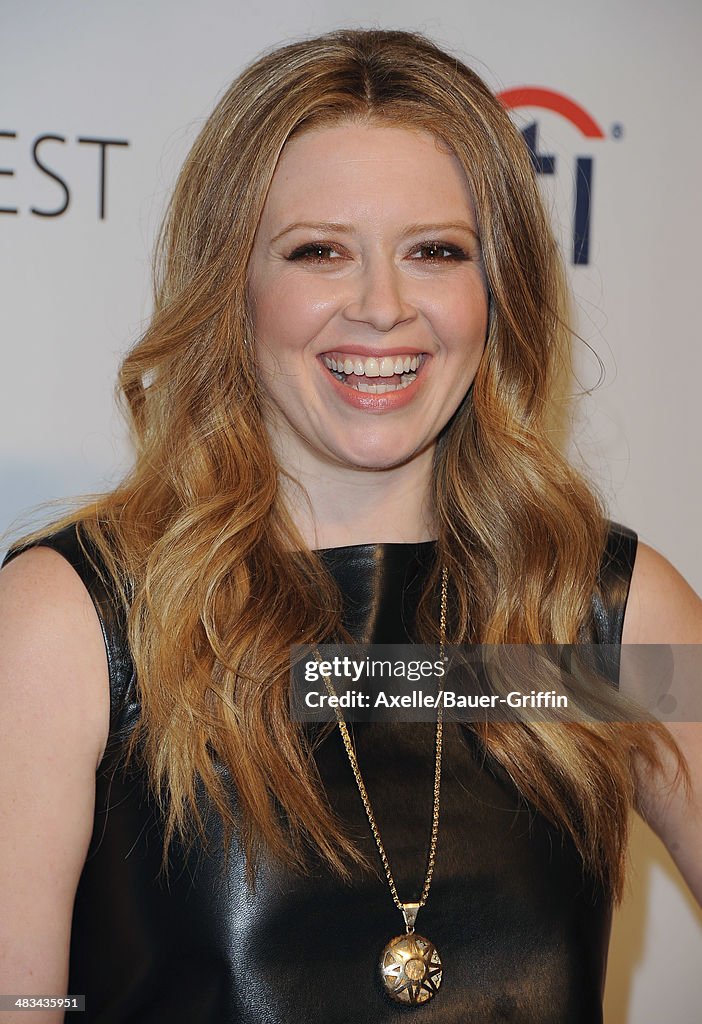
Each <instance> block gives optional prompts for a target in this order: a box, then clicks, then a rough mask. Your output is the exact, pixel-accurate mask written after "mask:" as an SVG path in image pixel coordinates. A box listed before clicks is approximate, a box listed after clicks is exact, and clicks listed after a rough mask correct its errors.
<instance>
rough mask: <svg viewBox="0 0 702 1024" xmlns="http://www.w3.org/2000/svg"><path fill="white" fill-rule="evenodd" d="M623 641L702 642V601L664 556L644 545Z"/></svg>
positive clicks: (636, 566) (637, 563) (637, 561)
mask: <svg viewBox="0 0 702 1024" xmlns="http://www.w3.org/2000/svg"><path fill="white" fill-rule="evenodd" d="M622 641H623V642H624V643H629V644H695V643H702V600H700V598H699V597H698V596H697V594H696V593H695V591H694V590H693V589H692V587H691V586H690V585H689V583H687V581H686V580H685V579H684V578H683V577H682V576H681V575H680V573H679V572H678V571H677V569H675V568H674V567H673V566H672V565H671V564H670V562H669V561H668V560H667V559H666V558H664V557H663V555H661V554H659V553H658V551H656V550H655V549H654V548H651V547H649V546H648V544H643V543H641V542H639V545H638V548H637V551H636V559H635V561H634V571H633V574H632V577H631V589H630V591H629V600H628V602H627V606H626V613H625V616H624V629H623V634H622Z"/></svg>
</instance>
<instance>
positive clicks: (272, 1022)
mask: <svg viewBox="0 0 702 1024" xmlns="http://www.w3.org/2000/svg"><path fill="white" fill-rule="evenodd" d="M45 543H48V544H49V545H50V546H52V547H54V548H55V549H56V550H57V551H59V552H61V554H63V555H64V556H65V557H66V558H67V559H68V560H69V561H70V562H71V564H72V565H73V566H74V567H75V569H76V570H77V571H78V573H79V575H80V576H81V578H82V579H83V581H84V583H85V585H86V586H87V588H88V590H89V591H90V593H91V596H92V598H93V600H94V602H95V604H96V607H97V609H98V613H99V615H100V619H101V622H102V625H103V629H104V633H105V640H106V646H107V651H108V657H109V668H110V686H111V727H110V739H109V742H108V747H107V751H106V754H105V757H104V759H103V762H102V764H101V766H100V769H99V771H98V775H97V794H96V807H95V825H94V832H93V837H92V840H91V844H90V849H89V853H88V857H87V860H86V863H85V866H84V869H83V872H82V875H81V878H80V882H79V885H78V890H77V894H76V900H75V907H74V913H73V925H72V938H71V951H70V977H69V993H70V994H71V995H76V994H78V995H80V994H85V995H86V1005H87V1012H86V1013H85V1015H84V1016H83V1017H82V1020H83V1021H84V1022H85V1024H98V1022H99V1024H254V1022H255V1024H263V1022H265V1024H298V1022H303V1024H384V1022H390V1021H393V1022H396V1021H399V1020H401V1019H404V1018H405V1017H407V1018H408V1019H411V1020H414V1021H416V1022H417V1024H424V1022H436V1024H459V1022H471V1024H473V1022H475V1024H478V1022H479V1024H488V1022H490V1024H492V1022H498V1021H499V1022H514V1024H517V1022H519V1024H566V1022H567V1024H597V1022H599V1021H601V1020H602V989H603V984H604V975H605V962H606V953H607V945H608V939H609V929H610V914H611V908H610V903H609V901H608V899H607V898H606V897H605V896H604V895H603V894H602V893H601V892H600V891H599V890H598V888H597V886H596V884H595V883H594V882H593V881H592V880H591V879H590V878H588V876H587V875H586V874H585V873H584V871H583V865H582V861H581V860H580V858H579V856H578V854H577V852H576V851H575V849H574V848H573V846H572V844H571V842H570V841H569V840H568V839H567V838H565V837H564V836H563V835H561V833H560V832H559V831H557V830H556V829H555V828H553V827H552V826H551V825H549V824H548V823H547V822H546V821H545V819H544V818H543V817H542V816H541V815H540V814H538V813H537V812H536V811H535V809H534V808H533V807H531V806H530V805H528V804H527V803H525V801H524V800H523V799H522V798H521V797H520V796H519V795H518V793H517V792H515V790H514V787H513V786H512V785H511V783H510V782H509V780H508V779H507V778H506V776H504V775H503V774H502V773H501V772H500V771H499V770H498V769H496V768H494V767H491V765H490V764H489V763H486V762H485V760H484V758H483V756H482V754H481V751H480V750H479V749H477V746H476V744H475V741H474V740H472V739H471V736H472V734H471V733H470V732H469V731H468V730H466V729H465V728H463V727H461V726H459V725H457V724H455V723H446V726H445V733H444V755H443V778H442V790H441V826H440V834H439V844H438V852H437V861H436V870H435V873H434V880H433V884H432V888H431V893H430V896H429V900H428V903H427V905H426V906H425V907H424V908H423V909H422V911H421V913H420V917H419V919H418V923H417V930H418V931H419V932H421V933H423V934H426V935H427V936H428V937H429V938H430V939H431V940H432V941H433V942H434V943H435V945H436V947H437V949H438V950H439V952H440V954H441V957H442V960H443V964H444V977H443V983H442V986H441V988H440V990H439V992H438V994H437V995H436V996H435V998H434V999H432V1000H431V1001H429V1002H428V1003H426V1004H424V1005H422V1006H418V1007H403V1006H400V1005H398V1004H396V1003H393V1002H392V1001H391V1000H390V999H389V998H388V997H387V996H386V995H385V994H384V993H383V991H382V989H381V985H380V982H379V979H378V976H377V963H378V958H379V954H380V951H381V949H382V948H383V947H384V945H385V944H386V942H387V941H388V940H389V939H390V938H392V937H393V936H394V935H398V934H400V933H401V932H402V931H403V930H404V927H403V922H402V918H401V915H400V912H399V911H398V910H397V908H396V907H395V906H394V904H393V902H392V899H391V896H390V892H389V889H388V885H387V881H386V879H385V877H384V875H383V874H382V871H381V870H380V871H379V872H378V874H377V875H373V874H371V873H361V872H360V871H357V872H355V874H354V876H353V880H352V882H351V883H350V884H346V885H345V884H342V883H340V882H339V881H338V880H337V879H336V878H335V877H333V876H332V875H331V874H330V873H329V871H328V870H327V869H326V867H325V866H324V865H323V864H322V863H320V862H318V861H314V860H313V861H312V862H311V868H310V872H309V874H308V875H307V876H306V877H304V878H300V877H298V876H296V875H293V874H292V873H291V872H288V871H287V870H286V869H285V868H284V867H281V866H279V865H276V864H268V863H264V865H263V866H262V868H261V869H260V871H259V873H258V877H257V880H256V889H255V892H252V891H251V890H250V888H249V887H248V885H247V883H246V879H245V874H244V866H243V863H242V858H241V856H240V855H239V853H238V851H237V850H234V852H233V855H232V856H231V858H230V862H229V867H228V870H227V872H226V873H224V872H223V867H222V864H223V860H222V857H221V843H220V835H219V832H218V830H217V823H216V821H215V820H214V818H213V817H211V819H210V821H211V830H210V832H211V836H212V838H213V842H212V845H211V851H210V853H209V854H208V855H207V856H203V855H202V851H199V852H198V851H197V850H194V851H191V852H190V853H189V854H188V853H186V852H185V851H184V850H183V849H182V847H181V846H180V845H179V844H178V843H177V842H176V843H175V844H174V845H173V846H172V849H171V870H170V877H169V880H168V882H167V883H166V882H165V881H164V880H163V878H159V867H160V858H161V852H162V830H161V825H160V822H159V819H158V815H157V814H156V811H155V807H154V804H153V802H152V800H151V799H150V797H149V794H148V791H147V788H146V786H145V782H144V779H143V778H142V777H141V776H140V775H139V774H136V773H132V774H131V775H129V776H128V777H127V778H126V779H125V778H123V777H122V773H121V772H115V766H116V765H118V763H119V757H120V747H121V744H122V742H123V739H124V737H125V735H127V734H128V733H129V731H130V729H131V728H132V727H133V725H134V722H135V721H136V718H137V716H138V713H139V708H138V705H137V703H136V701H135V689H134V678H133V670H132V665H131V661H130V657H129V652H128V650H127V647H126V644H125V638H124V632H123V628H122V625H121V623H120V621H119V618H118V617H116V615H115V612H114V609H113V605H112V603H111V601H110V599H109V596H108V595H107V593H106V592H105V590H104V589H103V587H102V585H101V584H100V582H99V580H98V578H97V575H96V573H95V571H94V570H93V569H92V568H91V566H90V564H89V562H88V560H87V559H86V558H85V556H84V555H83V553H82V552H81V549H80V546H79V545H78V543H77V540H76V537H75V533H74V531H73V530H71V529H69V530H65V531H62V532H61V533H59V534H56V535H54V537H53V538H51V539H50V540H49V541H47V542H45ZM635 550H636V538H635V535H634V534H632V533H631V532H630V531H628V530H624V529H622V528H620V527H614V526H613V527H612V530H611V532H610V538H609V544H608V549H607V552H606V554H605V558H604V560H603V568H602V575H603V580H604V584H605V586H604V591H605V593H606V594H607V595H608V597H607V602H606V603H602V602H601V601H596V602H595V603H594V606H593V612H594V621H595V630H596V637H597V639H598V641H599V642H601V643H618V642H619V640H620V637H621V626H622V619H623V613H624V605H625V602H626V596H627V592H628V585H629V580H630V576H631V569H632V566H633V560H634V555H635ZM432 554H433V545H432V544H431V543H426V544H379V545H371V546H357V547H348V548H341V549H334V550H333V551H328V552H324V553H323V557H324V558H325V561H326V563H327V565H328V566H329V568H330V569H331V571H332V572H333V574H334V576H335V577H336V579H337V580H338V582H339V584H340V585H341V588H342V591H343V593H344V595H345V598H346V609H347V612H346V614H347V625H348V627H349V628H350V630H351V632H352V633H353V634H354V635H355V636H356V637H357V638H358V639H363V640H365V641H370V642H375V643H389V642H402V641H405V640H406V639H407V633H408V629H407V626H408V623H409V622H410V621H411V615H412V610H413V602H415V601H416V597H417V595H418V592H419V590H420V588H421V584H422V580H423V579H424V574H425V572H426V569H427V566H428V564H429V562H430V560H431V558H432ZM353 731H354V737H355V743H356V748H357V754H358V760H359V763H360V766H361V770H362V773H363V776H364V779H365V782H366V786H367V789H368V792H369V795H370V798H371V802H372V804H373V808H374V811H375V815H376V819H377V822H378V826H379V829H380V832H381V835H382V838H383V842H384V845H385V848H386V851H387V854H388V857H389V859H390V863H391V865H392V868H393V872H394V875H395V880H396V883H397V888H398V892H399V894H400V898H401V899H403V900H412V899H416V898H417V897H418V894H419V891H420V890H421V887H422V883H423V880H424V873H425V868H426V852H427V844H428V838H429V831H430V824H431V809H432V784H433V764H434V750H433V742H434V728H433V726H432V725H431V724H398V723H388V722H382V723H363V724H357V725H355V726H354V728H353ZM317 759H318V765H319V770H320V773H321V777H322V779H323V781H324V784H325V786H326V787H327V791H328V793H329V794H330V798H331V801H332V804H333V806H334V808H335V809H336V811H337V813H338V814H339V815H340V816H341V817H342V818H343V820H344V821H345V822H346V823H347V824H348V826H349V829H350V831H351V833H352V834H353V835H354V836H355V837H357V839H358V843H359V845H360V846H361V847H362V848H363V849H364V851H365V852H366V854H367V855H368V858H369V861H370V862H371V863H378V856H377V851H376V848H375V844H374V841H373V838H372V836H371V833H370V829H369V827H368V822H367V820H366V817H365V814H364V811H363V807H362V804H361V801H360V797H359V794H358V790H357V788H356V784H355V782H354V779H353V775H352V773H351V769H350V766H349V762H348V760H347V756H346V753H345V751H344V749H343V746H342V743H341V737H340V735H339V733H338V730H333V731H332V732H331V733H330V735H329V736H328V737H327V738H326V740H325V741H324V742H323V743H322V744H321V746H320V748H319V750H318V753H317Z"/></svg>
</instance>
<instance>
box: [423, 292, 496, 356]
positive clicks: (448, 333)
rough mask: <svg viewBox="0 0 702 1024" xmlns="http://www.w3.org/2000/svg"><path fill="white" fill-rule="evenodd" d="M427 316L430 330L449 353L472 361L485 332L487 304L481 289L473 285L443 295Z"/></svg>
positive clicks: (483, 342)
mask: <svg viewBox="0 0 702 1024" xmlns="http://www.w3.org/2000/svg"><path fill="white" fill-rule="evenodd" d="M429 315H430V317H431V319H432V321H433V325H434V330H435V331H436V333H437V334H438V336H439V337H440V339H441V340H442V342H443V343H444V345H446V347H447V349H449V350H450V351H451V352H452V353H456V354H464V355H465V356H466V358H475V356H476V353H477V352H482V349H483V347H484V345H485V339H486V336H487V329H488V302H487V295H486V292H485V289H484V288H482V287H481V286H478V285H476V286H475V287H472V288H469V289H460V290H457V291H456V292H454V293H451V294H449V295H444V296H443V299H442V301H441V303H437V304H436V305H435V306H434V307H433V308H432V310H431V311H430V312H429Z"/></svg>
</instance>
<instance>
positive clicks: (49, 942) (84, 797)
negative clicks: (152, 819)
mask: <svg viewBox="0 0 702 1024" xmlns="http://www.w3.org/2000/svg"><path fill="white" fill-rule="evenodd" d="M108 728H109V683H108V670H107V658H106V654H105V648H104V644H103V639H102V633H101V630H100V625H99V622H98V618H97V614H96V612H95V609H94V607H93V604H92V602H91V600H90V597H89V595H88V593H87V591H86V589H85V587H84V586H83V584H82V582H81V580H80V579H79V577H78V575H77V574H76V573H75V571H74V570H73V569H72V567H71V566H70V565H69V563H68V562H66V561H65V560H64V559H63V558H62V557H61V556H60V555H58V554H57V553H56V552H54V551H52V550H49V549H46V548H37V549H32V550H30V551H28V552H25V553H24V554H22V555H19V556H18V557H17V558H16V559H15V560H14V561H13V562H11V563H10V564H9V565H7V566H6V567H5V568H4V569H3V570H2V572H1V573H0V907H1V912H0V993H2V994H8V995H9V994H13V995H15V994H16V995H25V994H26V995H30V994H36V995H66V994H68V993H67V991H66V986H67V983H68V952H69V943H70V927H71V916H72V911H73V901H74V898H75V892H76V887H77V884H78V879H79V877H80V873H81V870H82V867H83V863H84V861H85V856H86V853H87V849H88V844H89V842H90V836H91V833H92V826H93V813H94V803H95V770H96V767H97V765H98V763H99V761H100V758H101V757H102V753H103V751H104V747H105V743H106V740H107V732H108ZM71 994H75V993H71ZM62 1020H63V1011H47V1010H43V1011H37V1012H32V1011H30V1010H25V1011H15V1012H7V1011H5V1012H3V1013H0V1021H1V1022H2V1024H10V1022H14V1021H21V1022H22V1024H34V1022H41V1024H58V1022H59V1021H62Z"/></svg>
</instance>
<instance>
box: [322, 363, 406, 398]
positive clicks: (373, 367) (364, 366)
mask: <svg viewBox="0 0 702 1024" xmlns="http://www.w3.org/2000/svg"><path fill="white" fill-rule="evenodd" d="M322 358H323V360H324V365H325V366H326V367H327V369H328V370H331V371H332V373H334V374H341V375H345V376H346V377H350V376H352V375H353V376H356V377H392V376H394V375H398V376H399V375H405V376H407V375H409V374H410V373H412V374H413V373H414V371H415V370H417V369H418V368H419V367H420V366H421V364H422V360H423V358H424V357H423V356H409V355H407V356H377V357H376V356H366V357H365V358H362V357H360V356H353V357H352V356H345V357H344V358H342V359H337V358H336V357H335V356H327V355H325V356H323V357H322ZM414 379H415V378H414V376H413V377H412V378H411V379H410V380H408V383H410V384H411V383H412V380H414ZM380 386H381V385H378V387H380ZM397 386H398V387H399V386H404V387H406V386H407V384H406V383H405V381H404V380H403V381H402V382H401V385H400V384H398V385H397ZM376 393H382V392H376Z"/></svg>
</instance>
